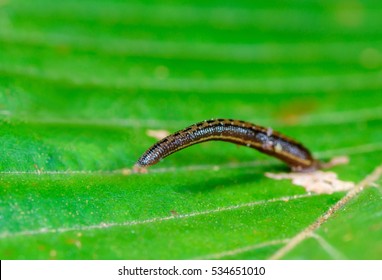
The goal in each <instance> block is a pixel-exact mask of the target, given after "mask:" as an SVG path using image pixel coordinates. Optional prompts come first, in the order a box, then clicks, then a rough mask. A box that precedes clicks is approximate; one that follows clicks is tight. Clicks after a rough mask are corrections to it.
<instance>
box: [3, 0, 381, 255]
mask: <svg viewBox="0 0 382 280" xmlns="http://www.w3.org/2000/svg"><path fill="white" fill-rule="evenodd" d="M324 2H325V4H321V2H320V3H318V2H314V1H312V2H310V1H308V2H307V1H298V0H296V1H291V3H288V5H285V3H284V1H273V2H272V3H268V2H261V3H260V2H259V3H257V2H253V1H246V0H241V1H228V2H227V1H226V2H224V3H221V1H208V2H205V1H199V0H198V1H194V2H193V3H192V4H186V3H184V2H183V1H180V0H178V1H155V0H152V1H145V2H144V3H143V1H142V2H138V1H128V2H125V1H118V0H115V1H100V0H93V1H72V0H70V1H65V2H63V3H56V2H52V1H45V0H39V1H21V0H17V1H1V0H0V119H1V121H0V125H1V130H0V138H1V143H2V152H1V155H2V156H1V160H0V171H1V175H0V178H1V181H0V182H1V191H0V209H1V214H0V256H1V258H2V259H188V258H228V259H232V258H237V259H253V258H255V259H262V258H269V257H271V256H273V255H274V254H275V253H276V252H278V250H280V249H281V248H283V247H284V246H285V245H286V244H289V242H290V240H292V239H293V238H294V237H296V236H297V235H298V234H299V233H300V232H302V231H303V230H305V229H306V228H307V227H308V226H309V225H311V224H312V223H315V222H316V221H317V220H318V219H319V218H320V217H321V216H322V215H324V213H326V212H327V211H328V209H330V208H331V207H333V205H335V203H336V202H338V201H339V200H341V199H342V198H343V197H344V196H345V195H346V194H345V193H335V194H332V195H314V194H307V193H305V191H304V189H302V188H300V187H297V186H293V185H292V184H291V183H290V182H288V181H274V180H271V179H268V178H266V177H265V176H264V173H265V172H268V171H272V172H278V171H286V170H287V168H286V167H285V166H284V165H283V164H282V163H280V162H278V161H276V160H274V159H269V158H267V157H266V156H264V155H262V154H259V153H257V152H256V151H253V150H250V149H246V148H240V149H239V148H237V147H236V146H235V145H232V144H227V143H218V142H215V143H204V144H201V145H197V146H193V147H190V148H189V149H186V150H184V151H182V152H179V153H177V154H174V155H172V156H171V157H168V158H166V159H165V160H164V161H163V162H161V163H160V164H158V165H157V166H154V167H153V168H152V169H150V171H151V172H150V173H149V174H140V175H129V176H127V175H126V170H125V168H130V167H131V166H132V165H133V164H134V163H135V161H136V160H137V158H138V157H139V156H140V155H141V154H142V153H143V152H144V151H145V149H146V148H148V147H149V146H150V145H152V144H153V143H154V142H155V139H153V138H151V137H149V136H148V135H147V131H148V130H149V129H164V130H168V131H171V132H172V131H175V130H178V129H181V128H183V127H185V126H187V125H190V124H192V123H195V122H198V121H201V120H204V119H210V118H234V119H243V120H247V121H251V122H254V123H256V124H259V125H262V126H272V127H273V128H274V129H276V130H280V131H282V132H283V133H285V134H287V135H290V136H292V137H294V138H296V139H298V140H299V141H302V142H303V143H304V144H305V145H306V146H308V147H309V148H310V149H311V150H312V151H313V152H314V153H315V155H316V156H317V157H319V158H320V159H323V160H328V159H329V158H331V157H333V156H338V155H347V156H348V157H349V158H350V164H348V165H343V166H337V167H335V168H333V171H335V172H337V173H338V175H339V177H340V178H341V179H343V180H348V181H354V182H359V181H361V180H362V179H364V178H365V177H366V176H367V175H368V174H370V173H371V172H372V171H373V170H375V168H376V167H377V166H379V165H380V164H381V156H382V144H381V142H382V130H381V125H382V106H381V104H382V95H381V89H382V74H381V68H382V40H381V38H382V32H381V29H380V26H381V24H382V18H381V17H380V16H379V14H378V12H377V11H378V9H380V8H381V7H380V6H381V5H380V4H379V3H377V2H375V1H363V2H362V3H361V2H360V3H358V2H354V3H356V4H354V3H353V2H351V3H353V4H349V2H348V1H334V2H333V1H324ZM380 183H381V180H380V179H379V181H375V182H374V185H373V186H369V187H368V188H365V190H363V191H361V192H360V194H358V195H357V196H356V197H354V198H353V199H352V200H350V201H349V202H347V203H346V204H345V205H344V207H342V208H341V209H339V210H338V211H336V212H335V213H334V215H331V216H330V217H329V218H328V220H327V222H326V223H324V224H322V225H320V227H319V228H318V229H317V230H316V231H315V232H314V233H313V235H311V236H308V237H307V238H306V239H304V240H302V242H301V243H299V244H298V245H297V246H294V247H293V248H292V249H291V250H290V251H288V253H287V254H284V255H282V256H281V257H283V258H298V259H312V258H313V259H314V258H318V259H333V258H334V259H335V258H340V259H343V258H349V259H360V258H361V259H380V258H381V256H382V234H381V232H382V231H381V229H382V224H381V219H380V216H381V198H382V197H381V187H380Z"/></svg>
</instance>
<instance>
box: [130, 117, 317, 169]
mask: <svg viewBox="0 0 382 280" xmlns="http://www.w3.org/2000/svg"><path fill="white" fill-rule="evenodd" d="M213 140H214V141H225V142H231V143H235V144H238V145H243V146H247V147H251V148H254V149H256V150H258V151H260V152H262V153H265V154H268V155H271V156H274V157H276V158H278V159H280V160H282V161H284V162H285V163H286V164H287V165H289V166H290V168H291V169H292V170H293V171H314V170H317V169H319V167H320V164H319V162H318V161H317V160H315V159H314V158H313V156H312V154H311V153H310V151H309V150H308V149H307V148H305V147H304V146H303V145H302V144H300V143H299V142H297V141H295V140H293V139H291V138H289V137H287V136H285V135H283V134H281V133H279V132H277V131H274V130H273V129H271V128H266V127H262V126H258V125H255V124H252V123H249V122H244V121H239V120H232V119H214V120H208V121H203V122H199V123H196V124H194V125H191V126H189V127H187V128H185V129H183V130H179V131H178V132H175V133H174V134H171V135H169V136H167V137H165V138H163V139H162V140H160V141H159V142H157V143H155V144H154V145H153V146H151V147H150V148H149V149H148V150H147V151H146V152H145V153H144V154H143V155H142V156H141V157H140V159H139V160H138V162H137V163H136V165H135V169H136V170H140V169H144V168H145V167H148V166H151V165H153V164H156V163H158V162H159V161H160V160H161V159H163V158H165V157H167V156H169V155H171V154H172V153H175V152H177V151H179V150H182V149H184V148H187V147H189V146H191V145H194V144H198V143H201V142H206V141H213Z"/></svg>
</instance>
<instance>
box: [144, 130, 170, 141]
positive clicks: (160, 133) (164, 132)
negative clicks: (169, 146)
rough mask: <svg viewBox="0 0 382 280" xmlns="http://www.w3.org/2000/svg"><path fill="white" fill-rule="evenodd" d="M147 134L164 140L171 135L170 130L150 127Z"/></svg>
mask: <svg viewBox="0 0 382 280" xmlns="http://www.w3.org/2000/svg"><path fill="white" fill-rule="evenodd" d="M146 134H147V136H150V137H153V138H155V139H157V140H162V139H163V138H165V137H166V136H168V135H170V132H168V131H167V130H153V129H148V130H147V131H146Z"/></svg>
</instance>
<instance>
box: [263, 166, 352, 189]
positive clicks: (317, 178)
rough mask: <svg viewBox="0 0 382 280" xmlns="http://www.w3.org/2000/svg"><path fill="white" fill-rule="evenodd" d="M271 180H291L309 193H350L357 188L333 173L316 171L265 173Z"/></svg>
mask: <svg viewBox="0 0 382 280" xmlns="http://www.w3.org/2000/svg"><path fill="white" fill-rule="evenodd" d="M265 176H267V177H268V178H271V179H276V180H282V179H291V180H292V183H293V184H295V185H297V186H301V187H304V188H305V189H306V191H307V192H314V193H319V194H323V193H326V194H331V193H334V192H342V191H348V190H350V189H352V188H354V187H355V184H354V183H353V182H346V181H341V180H340V179H338V178H337V174H336V173H334V172H332V171H321V170H318V171H314V172H308V173H299V172H291V173H269V172H267V173H265Z"/></svg>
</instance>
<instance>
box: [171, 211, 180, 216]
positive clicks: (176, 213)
mask: <svg viewBox="0 0 382 280" xmlns="http://www.w3.org/2000/svg"><path fill="white" fill-rule="evenodd" d="M170 213H171V215H173V216H178V215H179V214H178V212H176V210H170Z"/></svg>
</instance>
